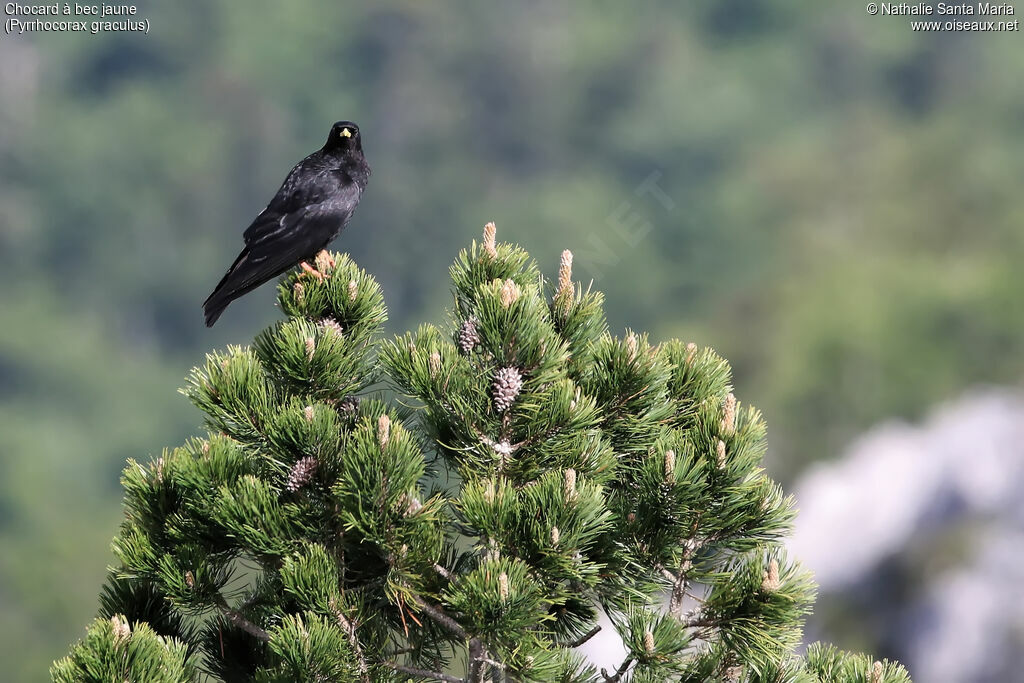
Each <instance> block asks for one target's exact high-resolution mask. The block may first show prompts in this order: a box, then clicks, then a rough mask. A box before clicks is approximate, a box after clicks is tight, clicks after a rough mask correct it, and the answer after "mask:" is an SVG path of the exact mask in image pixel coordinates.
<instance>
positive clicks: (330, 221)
mask: <svg viewBox="0 0 1024 683" xmlns="http://www.w3.org/2000/svg"><path fill="white" fill-rule="evenodd" d="M369 178H370V167H369V166H367V164H366V159H364V158H363V144H362V139H361V138H360V135H359V127H358V126H357V125H356V124H354V123H352V122H351V121H338V122H337V123H335V124H334V125H333V126H332V127H331V134H330V135H329V136H328V138H327V142H326V143H325V144H324V146H323V148H322V149H319V150H317V151H315V152H313V153H312V154H310V155H309V156H308V157H306V158H305V159H303V160H302V161H300V162H299V163H298V164H296V166H295V168H293V169H292V170H291V173H289V174H288V177H287V178H285V180H284V184H282V185H281V189H279V190H278V191H277V194H276V195H274V198H273V199H272V200H270V203H269V204H267V208H265V209H263V211H262V212H261V213H260V215H259V216H257V217H256V220H254V221H253V222H252V225H250V226H249V227H248V228H247V229H246V231H245V233H244V234H243V235H242V238H243V239H244V240H245V248H243V249H242V253H240V254H239V255H238V258H236V259H235V262H234V263H232V264H231V267H230V268H228V272H227V273H226V274H225V275H224V277H223V279H221V281H220V283H219V284H218V285H217V287H216V288H215V289H214V290H213V294H211V295H210V296H209V298H208V299H207V300H206V301H205V302H204V303H203V311H204V312H205V314H206V326H207V327H212V326H213V324H214V323H215V322H217V318H219V317H220V314H221V313H223V312H224V309H225V308H227V306H228V304H230V303H231V302H232V301H234V300H235V299H237V298H238V297H240V296H242V295H244V294H247V293H248V292H251V291H252V290H254V289H256V288H257V287H259V286H260V285H262V284H263V283H264V282H267V281H268V280H272V279H273V278H275V277H277V276H278V275H280V274H281V273H283V272H285V271H286V270H288V269H289V268H291V267H293V266H295V265H301V266H302V268H303V269H304V270H306V271H307V272H309V273H311V274H312V275H314V276H318V277H319V276H320V273H319V272H318V271H317V270H316V269H315V268H313V267H312V266H310V265H309V264H308V263H306V261H308V260H310V259H312V258H313V257H314V256H316V254H317V253H319V252H320V251H321V250H323V249H324V248H325V247H326V246H327V245H328V244H330V243H331V242H332V241H333V240H334V238H336V237H337V236H338V234H339V233H340V232H341V230H342V228H344V227H345V225H346V224H347V223H348V221H349V219H350V218H352V213H353V212H354V211H355V210H356V207H357V206H358V205H359V197H360V196H361V195H362V193H363V190H364V189H365V188H366V183H367V181H368V180H369Z"/></svg>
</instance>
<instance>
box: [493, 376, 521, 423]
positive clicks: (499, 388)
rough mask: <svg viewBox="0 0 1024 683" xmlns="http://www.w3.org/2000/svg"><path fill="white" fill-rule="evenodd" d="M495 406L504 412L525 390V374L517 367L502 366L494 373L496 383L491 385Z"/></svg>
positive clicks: (500, 411)
mask: <svg viewBox="0 0 1024 683" xmlns="http://www.w3.org/2000/svg"><path fill="white" fill-rule="evenodd" d="M491 390H492V397H493V399H494V408H495V409H496V410H497V411H498V412H499V413H504V412H505V411H506V410H508V409H509V408H510V407H512V403H513V402H514V401H515V400H516V397H517V396H519V392H520V391H522V390H523V375H522V373H521V372H519V370H518V369H517V368H501V369H500V370H498V371H497V372H496V373H494V384H493V385H492V387H491Z"/></svg>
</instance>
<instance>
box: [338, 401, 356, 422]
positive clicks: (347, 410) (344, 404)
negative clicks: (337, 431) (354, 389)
mask: <svg viewBox="0 0 1024 683" xmlns="http://www.w3.org/2000/svg"><path fill="white" fill-rule="evenodd" d="M338 410H339V411H340V412H341V413H342V414H343V415H346V416H347V417H355V416H356V414H357V413H358V412H359V397H358V396H346V397H345V398H344V399H342V401H341V403H339V404H338Z"/></svg>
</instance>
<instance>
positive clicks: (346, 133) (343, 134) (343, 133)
mask: <svg viewBox="0 0 1024 683" xmlns="http://www.w3.org/2000/svg"><path fill="white" fill-rule="evenodd" d="M341 137H343V138H350V137H352V131H350V130H349V129H348V128H342V129H341Z"/></svg>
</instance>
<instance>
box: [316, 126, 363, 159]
mask: <svg viewBox="0 0 1024 683" xmlns="http://www.w3.org/2000/svg"><path fill="white" fill-rule="evenodd" d="M324 149H325V150H326V151H328V152H334V153H336V154H337V153H345V152H353V151H360V152H361V151H362V150H363V140H362V138H360V137H359V126H357V125H356V124H354V123H352V122H351V121H338V122H337V123H335V124H334V125H333V126H331V134H330V135H329V136H328V137H327V143H326V144H325V145H324Z"/></svg>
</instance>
